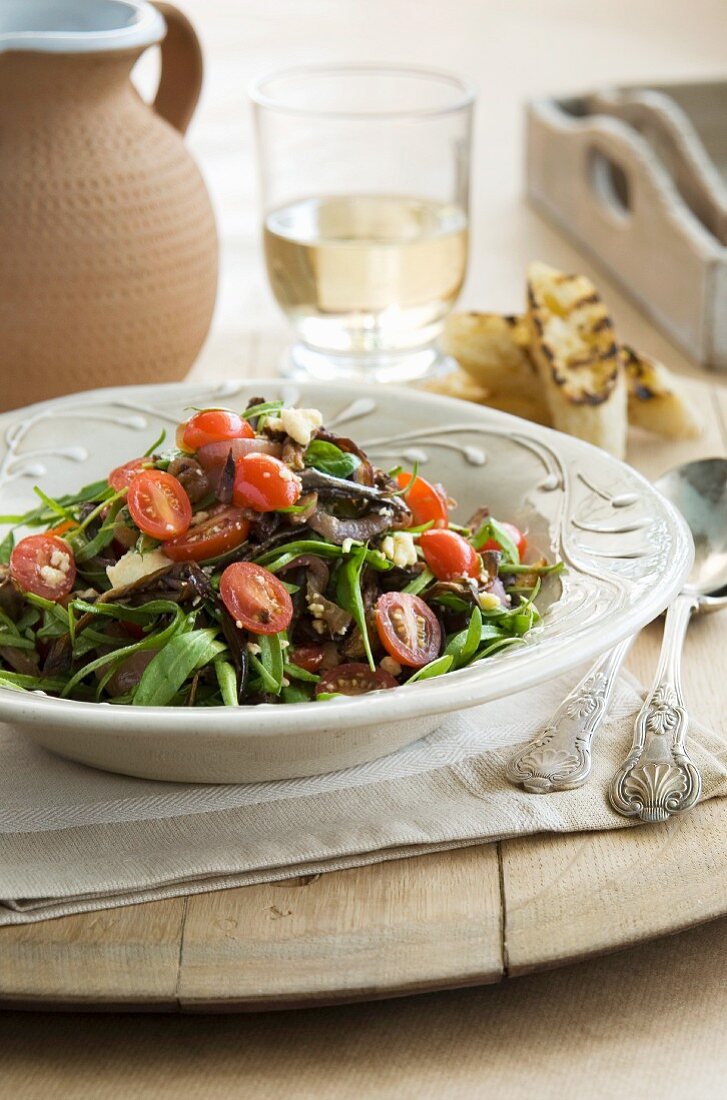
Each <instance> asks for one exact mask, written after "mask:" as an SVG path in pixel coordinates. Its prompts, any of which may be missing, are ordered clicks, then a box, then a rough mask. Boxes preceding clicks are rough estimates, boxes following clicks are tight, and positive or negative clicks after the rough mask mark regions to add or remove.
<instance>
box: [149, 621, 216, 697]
mask: <svg viewBox="0 0 727 1100" xmlns="http://www.w3.org/2000/svg"><path fill="white" fill-rule="evenodd" d="M216 634H217V631H216V630H215V629H214V628H210V627H207V628H205V629H203V630H190V631H189V633H187V634H177V635H176V636H175V637H173V638H172V639H171V640H170V641H168V642H167V644H166V645H165V646H164V647H163V648H162V649H160V650H159V652H158V653H157V655H156V656H155V657H153V658H152V660H151V661H150V662H149V664H148V665H147V666H146V668H145V669H144V672H143V674H142V677H141V680H140V681H139V686H138V687H137V689H136V692H135V693H134V706H137V707H163V706H165V705H166V704H167V703H169V702H170V700H171V699H172V698H173V697H174V695H175V694H176V693H177V692H178V691H179V689H180V688H181V686H182V684H183V683H184V681H185V680H186V679H187V677H188V676H191V675H192V673H193V672H196V671H197V669H200V668H204V666H205V665H208V664H211V663H212V662H213V661H214V660H215V658H216V657H218V656H219V655H220V654H221V653H222V652H223V650H224V649H226V645H225V643H224V642H222V641H219V639H218V638H217V637H216Z"/></svg>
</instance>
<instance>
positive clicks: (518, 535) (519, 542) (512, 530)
mask: <svg viewBox="0 0 727 1100" xmlns="http://www.w3.org/2000/svg"><path fill="white" fill-rule="evenodd" d="M500 527H504V528H505V530H506V531H507V533H508V535H509V536H510V538H511V539H512V541H513V542H514V543H515V545H516V546H517V552H518V554H519V556H520V560H521V561H522V558H523V554H524V553H525V551H526V550H527V548H528V540H527V539H526V537H525V535H524V534H523V533H522V531H521V530H520V528H519V527H516V526H515V524H514V523H501V524H500ZM480 550H502V547H501V546H500V544H499V542H498V541H497V539H488V540H487V542H486V543H485V545H484V546H481V547H480Z"/></svg>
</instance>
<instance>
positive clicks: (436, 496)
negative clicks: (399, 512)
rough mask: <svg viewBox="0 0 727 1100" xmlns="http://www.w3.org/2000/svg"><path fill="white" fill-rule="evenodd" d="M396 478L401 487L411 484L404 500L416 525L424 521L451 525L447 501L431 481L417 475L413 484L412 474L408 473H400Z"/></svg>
mask: <svg viewBox="0 0 727 1100" xmlns="http://www.w3.org/2000/svg"><path fill="white" fill-rule="evenodd" d="M396 480H397V483H398V485H399V488H400V489H405V488H406V486H407V485H410V488H409V489H407V491H406V492H405V493H404V500H405V501H406V503H407V505H408V506H409V508H410V510H411V514H412V516H413V517H414V525H415V526H416V527H418V526H419V525H420V524H422V523H434V526H435V527H448V526H449V515H448V511H447V502H446V500H445V499H444V498H443V497H442V495H441V494H440V493H438V492H437V490H436V489H435V488H434V486H433V485H432V484H431V483H430V482H429V481H427V480H426V479H425V478H423V477H417V478H415V479H414V483H413V485H412V484H411V474H406V473H400V474H398V476H397V478H396Z"/></svg>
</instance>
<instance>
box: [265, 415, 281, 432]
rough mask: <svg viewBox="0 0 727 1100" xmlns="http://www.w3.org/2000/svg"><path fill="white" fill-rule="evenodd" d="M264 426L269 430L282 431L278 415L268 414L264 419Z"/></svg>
mask: <svg viewBox="0 0 727 1100" xmlns="http://www.w3.org/2000/svg"><path fill="white" fill-rule="evenodd" d="M265 427H266V428H269V429H270V431H271V432H283V431H285V429H284V427H283V421H282V420H281V419H280V417H279V416H268V417H266V419H265Z"/></svg>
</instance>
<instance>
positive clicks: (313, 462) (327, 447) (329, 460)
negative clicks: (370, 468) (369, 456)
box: [305, 439, 361, 478]
mask: <svg viewBox="0 0 727 1100" xmlns="http://www.w3.org/2000/svg"><path fill="white" fill-rule="evenodd" d="M305 464H306V466H312V467H313V468H314V469H315V470H320V471H321V473H323V474H330V475H331V476H332V477H342V478H347V477H350V476H351V474H352V473H353V472H354V470H356V469H357V468H358V467H359V466H360V465H361V459H360V458H358V457H357V456H356V455H353V454H350V453H349V452H348V451H342V450H341V448H340V447H337V446H336V444H335V443H328V442H327V441H326V440H325V439H314V440H313V442H312V443H310V444H309V445H308V449H307V450H306V452H305Z"/></svg>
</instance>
